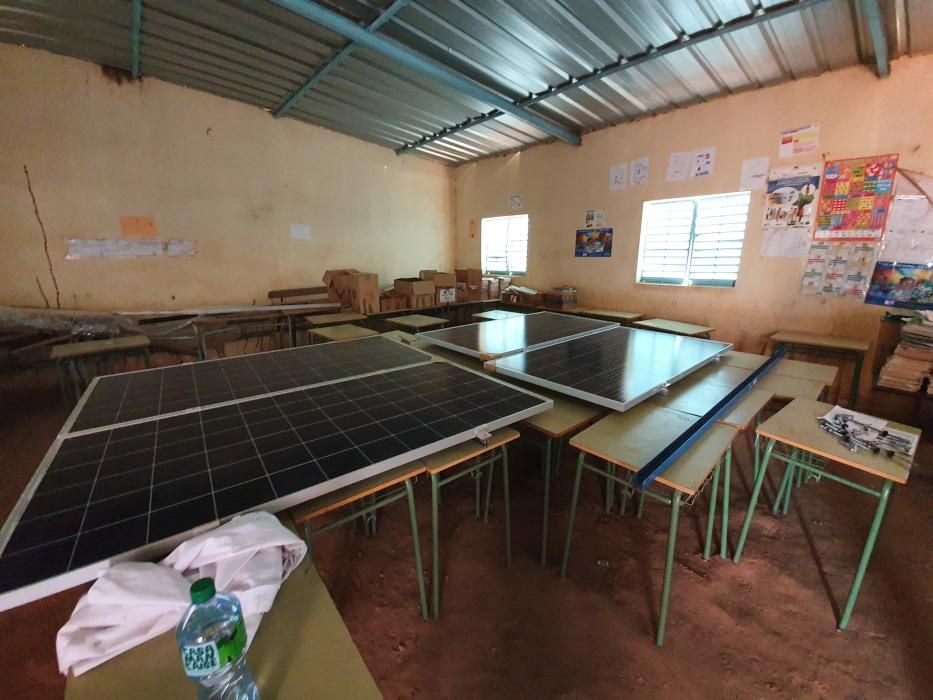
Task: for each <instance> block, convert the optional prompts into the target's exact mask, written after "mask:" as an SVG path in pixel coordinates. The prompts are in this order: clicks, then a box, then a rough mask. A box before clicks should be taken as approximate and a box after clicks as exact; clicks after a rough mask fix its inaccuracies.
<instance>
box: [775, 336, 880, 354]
mask: <svg viewBox="0 0 933 700" xmlns="http://www.w3.org/2000/svg"><path fill="white" fill-rule="evenodd" d="M771 342H773V343H788V344H792V345H808V346H810V347H814V348H828V349H830V350H847V351H849V352H863V353H864V352H868V348H869V345H870V343H868V342H867V341H864V340H856V339H854V338H839V337H837V336H833V335H820V334H818V333H798V332H796V331H778V332H777V333H773V334H772V335H771Z"/></svg>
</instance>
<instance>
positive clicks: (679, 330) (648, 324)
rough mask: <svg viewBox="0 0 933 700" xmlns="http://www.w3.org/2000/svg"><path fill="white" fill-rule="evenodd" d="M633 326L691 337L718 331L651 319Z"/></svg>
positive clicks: (636, 322) (635, 323)
mask: <svg viewBox="0 0 933 700" xmlns="http://www.w3.org/2000/svg"><path fill="white" fill-rule="evenodd" d="M633 325H635V326H638V327H639V328H646V329H648V330H649V331H665V332H667V333H676V334H677V335H689V336H697V335H705V334H707V333H712V332H713V331H714V330H716V329H715V328H710V327H709V326H696V325H694V324H692V323H682V322H680V321H669V320H667V319H666V318H649V319H648V320H646V321H635V322H634V323H633Z"/></svg>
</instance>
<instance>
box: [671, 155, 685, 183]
mask: <svg viewBox="0 0 933 700" xmlns="http://www.w3.org/2000/svg"><path fill="white" fill-rule="evenodd" d="M689 172H690V151H674V152H673V153H671V156H670V158H668V161H667V181H668V182H681V181H683V180H686V179H687V174H688V173H689Z"/></svg>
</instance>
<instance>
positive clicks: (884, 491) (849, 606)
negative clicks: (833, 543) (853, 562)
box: [839, 480, 892, 630]
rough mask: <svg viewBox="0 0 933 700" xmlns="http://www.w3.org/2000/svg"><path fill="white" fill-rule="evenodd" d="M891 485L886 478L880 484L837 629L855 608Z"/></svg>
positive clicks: (846, 622) (844, 626) (846, 623)
mask: <svg viewBox="0 0 933 700" xmlns="http://www.w3.org/2000/svg"><path fill="white" fill-rule="evenodd" d="M891 486H892V482H891V481H888V480H885V482H884V484H883V485H882V486H881V495H880V496H879V497H878V507H877V508H875V517H874V518H873V519H872V521H871V529H870V530H869V531H868V539H866V540H865V547H864V549H862V558H861V559H859V563H858V569H856V570H855V579H854V580H853V581H852V588H851V589H850V590H849V597H848V599H847V600H846V607H845V609H844V610H843V611H842V617H841V618H840V619H839V629H841V630H844V629H845V628H846V627H848V626H849V619H850V618H851V617H852V611H853V610H854V609H855V601H856V600H858V594H859V591H860V590H861V588H862V579H864V578H865V570H866V569H868V562H869V560H870V559H871V554H872V552H873V551H874V549H875V542H876V541H877V539H878V531H879V530H880V529H881V523H882V521H883V520H884V513H885V511H886V510H887V507H888V500H889V498H890V496H891Z"/></svg>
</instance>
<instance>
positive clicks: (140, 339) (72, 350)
mask: <svg viewBox="0 0 933 700" xmlns="http://www.w3.org/2000/svg"><path fill="white" fill-rule="evenodd" d="M148 347H149V337H148V336H145V335H124V336H120V337H118V338H106V339H104V340H84V341H81V342H79V343H63V344H61V345H56V346H55V347H53V348H52V359H53V360H63V359H65V358H72V357H88V356H90V355H105V354H107V353H111V352H125V351H126V350H141V349H143V348H148Z"/></svg>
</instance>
